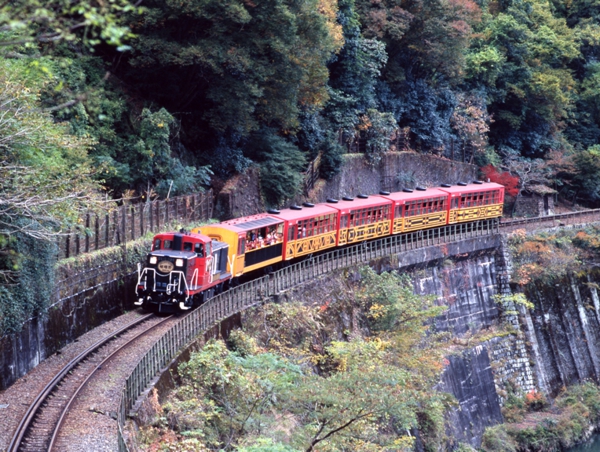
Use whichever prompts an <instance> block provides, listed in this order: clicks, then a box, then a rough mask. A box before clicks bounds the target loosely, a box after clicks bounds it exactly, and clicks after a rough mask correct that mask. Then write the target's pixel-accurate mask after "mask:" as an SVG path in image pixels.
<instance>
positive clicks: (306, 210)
mask: <svg viewBox="0 0 600 452" xmlns="http://www.w3.org/2000/svg"><path fill="white" fill-rule="evenodd" d="M297 207H301V208H300V209H299V208H295V209H291V208H290V209H282V210H281V211H280V212H279V213H278V214H273V216H275V217H277V218H281V219H282V220H284V221H297V220H303V219H306V218H314V217H319V216H321V215H331V214H332V213H337V212H338V209H336V208H334V207H332V206H329V205H327V204H315V205H314V206H313V207H306V206H297Z"/></svg>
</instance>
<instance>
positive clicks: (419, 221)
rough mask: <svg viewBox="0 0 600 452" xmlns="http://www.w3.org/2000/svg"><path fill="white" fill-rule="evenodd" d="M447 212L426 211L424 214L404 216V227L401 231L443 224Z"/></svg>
mask: <svg viewBox="0 0 600 452" xmlns="http://www.w3.org/2000/svg"><path fill="white" fill-rule="evenodd" d="M447 217H448V212H447V211H445V210H444V211H443V212H435V213H426V214H425V215H416V216H414V217H406V218H404V229H403V230H402V232H411V231H418V230H419V229H427V228H435V227H437V226H445V225H446V218H447Z"/></svg>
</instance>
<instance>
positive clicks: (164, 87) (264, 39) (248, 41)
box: [122, 0, 341, 135]
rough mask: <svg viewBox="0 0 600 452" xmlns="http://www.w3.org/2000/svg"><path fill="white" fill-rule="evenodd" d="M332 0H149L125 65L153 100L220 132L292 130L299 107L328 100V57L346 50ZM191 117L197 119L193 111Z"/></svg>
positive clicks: (134, 23)
mask: <svg viewBox="0 0 600 452" xmlns="http://www.w3.org/2000/svg"><path fill="white" fill-rule="evenodd" d="M327 6H330V5H329V3H328V2H325V1H322V2H317V1H316V0H311V1H310V2H299V1H295V0H268V1H263V2H258V3H252V2H243V1H237V0H209V1H206V2H183V3H181V2H167V3H166V4H165V3H164V2H158V1H154V0H151V1H149V2H146V3H145V8H146V9H145V11H144V13H143V14H142V16H141V18H140V19H138V18H134V19H132V22H131V26H132V28H133V30H134V31H135V32H136V34H137V35H138V36H139V39H138V40H137V41H136V42H135V45H134V52H133V54H132V56H131V57H130V58H129V66H128V69H127V71H126V72H123V71H122V72H123V73H124V75H126V77H127V79H128V80H131V81H134V80H135V83H136V85H137V86H138V87H139V88H141V89H142V90H143V91H144V94H145V95H146V96H147V97H148V98H153V99H156V100H157V101H159V102H160V103H161V104H162V105H163V106H165V107H166V108H168V109H169V110H171V111H182V112H186V113H188V115H187V116H184V117H183V119H184V121H189V123H190V124H194V123H196V124H197V123H198V122H199V121H204V125H205V126H207V127H208V128H210V129H212V130H213V131H228V130H230V131H233V132H237V133H240V134H242V135H246V134H248V133H249V132H251V131H254V130H257V129H258V128H259V127H260V126H273V127H277V128H282V129H290V128H294V127H297V125H298V113H299V107H300V106H302V105H322V104H323V103H324V102H325V100H326V99H327V93H326V90H325V83H326V81H327V76H328V72H327V68H326V62H327V60H328V59H329V58H330V57H331V55H332V54H333V52H335V51H336V50H337V49H339V47H340V45H341V37H340V36H336V33H335V30H336V26H335V22H334V20H335V10H331V8H327ZM189 114H191V116H190V115H189Z"/></svg>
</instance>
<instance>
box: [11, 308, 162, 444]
mask: <svg viewBox="0 0 600 452" xmlns="http://www.w3.org/2000/svg"><path fill="white" fill-rule="evenodd" d="M169 319H170V317H164V318H160V317H156V316H155V315H154V314H148V315H144V316H142V317H140V318H138V319H136V320H134V321H133V322H130V323H129V324H127V325H125V326H123V327H122V328H120V329H119V330H117V331H113V332H111V333H110V334H109V335H107V336H105V337H104V338H102V339H101V340H99V341H98V342H96V343H95V344H94V345H92V346H91V347H89V348H87V349H86V350H84V351H83V352H82V353H80V354H79V355H78V356H77V357H75V358H74V359H73V360H71V361H70V362H69V363H67V364H66V365H65V366H64V367H63V369H62V370H61V371H60V372H59V373H58V374H56V376H55V377H54V378H53V379H52V380H51V381H50V382H49V383H48V384H47V385H46V387H45V388H44V389H43V390H42V391H41V392H40V393H39V394H38V396H37V397H36V398H35V400H34V401H33V403H32V404H31V405H30V406H29V409H28V410H27V412H26V414H25V415H24V416H23V418H22V420H21V422H20V423H19V426H18V427H17V430H16V432H15V433H14V435H13V438H12V440H11V442H10V444H9V446H8V449H7V452H17V451H18V452H41V451H52V450H53V448H54V445H55V442H56V440H57V438H58V433H59V431H60V428H61V426H62V424H63V421H64V420H65V417H66V414H67V413H68V411H69V409H70V408H71V406H72V403H73V401H74V400H76V398H77V396H78V394H79V392H80V391H81V389H83V388H84V386H85V385H86V383H87V382H88V381H89V380H90V379H91V378H92V376H93V375H94V374H95V372H96V371H97V370H98V369H100V368H101V367H102V366H103V365H104V364H105V363H106V362H107V361H109V360H110V359H111V358H113V357H114V356H115V355H116V354H117V353H119V352H120V351H121V350H123V349H124V348H125V347H127V346H129V345H131V344H132V343H133V342H135V341H136V340H137V339H139V338H140V337H141V336H143V335H145V334H146V333H148V332H150V331H152V330H153V329H155V328H156V327H158V326H159V325H161V324H163V323H164V322H166V321H168V320H169ZM125 334H127V335H126V336H124V335H125Z"/></svg>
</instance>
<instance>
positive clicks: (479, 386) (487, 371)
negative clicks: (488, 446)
mask: <svg viewBox="0 0 600 452" xmlns="http://www.w3.org/2000/svg"><path fill="white" fill-rule="evenodd" d="M448 361H449V364H448V366H447V367H446V371H445V372H444V374H443V376H442V382H441V384H440V386H439V389H440V390H442V391H446V392H449V393H450V394H452V395H454V397H456V400H457V401H458V404H459V407H458V408H457V409H454V410H452V411H451V412H450V414H449V415H448V425H449V431H448V436H449V437H450V438H452V440H453V441H454V445H456V443H458V442H463V443H467V444H471V445H472V446H474V447H477V446H479V445H481V438H482V435H483V431H484V430H485V428H486V427H487V426H490V425H494V424H498V423H500V422H502V413H501V412H500V400H499V397H498V394H497V393H496V390H495V385H494V374H493V371H492V365H491V362H490V356H489V350H488V348H487V347H486V346H483V345H479V346H477V347H474V348H473V349H470V350H467V351H466V352H464V353H462V354H461V355H460V356H449V357H448Z"/></svg>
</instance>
